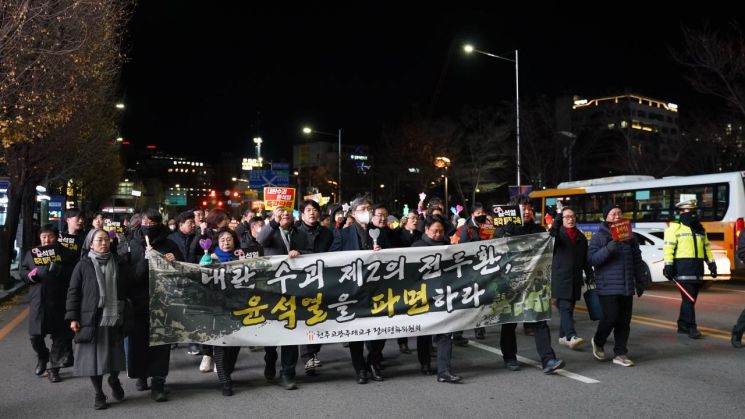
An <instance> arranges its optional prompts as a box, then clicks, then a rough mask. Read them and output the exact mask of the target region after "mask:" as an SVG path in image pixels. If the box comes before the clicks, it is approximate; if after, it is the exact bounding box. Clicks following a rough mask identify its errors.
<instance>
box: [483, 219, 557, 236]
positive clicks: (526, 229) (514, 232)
mask: <svg viewBox="0 0 745 419" xmlns="http://www.w3.org/2000/svg"><path fill="white" fill-rule="evenodd" d="M545 232H546V229H545V228H543V226H541V225H540V224H536V223H534V222H533V221H527V222H526V223H525V224H524V225H520V224H515V223H507V225H506V226H504V227H501V228H498V229H497V231H495V232H494V238H495V239H498V238H502V237H510V236H522V235H525V234H536V233H545Z"/></svg>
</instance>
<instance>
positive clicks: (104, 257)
mask: <svg viewBox="0 0 745 419" xmlns="http://www.w3.org/2000/svg"><path fill="white" fill-rule="evenodd" d="M88 257H89V258H91V261H92V262H93V267H94V268H95V271H96V282H97V283H98V308H103V315H102V316H101V326H103V327H111V326H116V325H117V322H119V320H120V318H119V301H118V296H117V293H116V284H117V281H118V279H117V269H116V262H115V261H114V258H113V257H112V256H111V252H107V253H98V252H95V251H93V250H90V251H89V252H88ZM122 308H123V306H122Z"/></svg>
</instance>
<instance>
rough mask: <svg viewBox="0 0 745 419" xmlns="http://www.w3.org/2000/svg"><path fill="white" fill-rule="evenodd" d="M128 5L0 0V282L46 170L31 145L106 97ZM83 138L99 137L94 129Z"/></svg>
mask: <svg viewBox="0 0 745 419" xmlns="http://www.w3.org/2000/svg"><path fill="white" fill-rule="evenodd" d="M130 6H131V5H130V4H129V3H127V2H123V1H118V0H38V1H30V0H5V1H3V2H1V3H0V34H2V35H3V36H2V37H0V141H1V143H2V148H3V159H4V161H5V163H6V164H7V167H8V174H9V178H10V187H9V190H8V198H9V202H8V214H7V218H6V226H7V229H5V230H3V236H2V237H0V246H2V247H0V275H2V278H0V282H6V283H7V278H8V277H7V275H8V270H7V262H8V260H9V255H10V251H9V250H10V248H11V245H12V243H13V239H12V238H13V237H15V233H16V229H17V226H18V221H19V218H20V213H21V208H22V207H24V205H25V208H26V209H27V210H26V211H27V213H26V216H27V217H29V216H30V210H29V208H31V207H32V203H33V199H34V194H35V192H34V190H33V188H34V186H35V185H37V184H38V183H39V182H41V181H43V180H44V179H45V177H47V175H48V172H46V171H45V170H43V169H42V167H41V165H40V164H38V163H36V162H35V159H36V158H37V156H36V154H35V153H36V152H38V150H39V149H38V148H35V147H34V146H35V145H40V144H42V142H46V144H47V146H48V148H51V147H52V146H51V145H50V144H52V143H53V142H54V141H61V140H64V139H62V138H59V137H58V136H56V135H55V134H58V133H59V132H60V130H64V129H65V126H66V125H67V124H71V123H72V124H76V123H77V122H76V120H78V119H79V118H81V119H82V118H84V117H85V111H86V104H90V103H98V102H99V101H100V100H102V98H107V97H108V92H110V91H111V90H112V89H113V88H114V87H115V85H116V79H117V77H118V72H119V69H120V65H121V61H122V56H121V53H120V50H121V47H120V42H121V39H122V32H123V28H124V24H125V22H126V19H127V16H128V14H129V12H130ZM82 125H83V124H81V126H82ZM89 125H90V124H89ZM71 131H75V130H74V129H73V130H71ZM87 138H91V139H92V138H97V137H96V133H93V132H91V135H90V136H88V137H87ZM67 139H68V140H69V139H70V137H68V138H67ZM45 163H51V161H49V162H45ZM24 203H25V204H24ZM26 220H27V221H28V220H30V218H26ZM29 224H30V223H28V222H27V223H24V225H29ZM28 245H29V243H28V242H24V247H28ZM2 279H4V281H1V280H2Z"/></svg>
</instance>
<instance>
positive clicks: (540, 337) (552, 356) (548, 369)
mask: <svg viewBox="0 0 745 419" xmlns="http://www.w3.org/2000/svg"><path fill="white" fill-rule="evenodd" d="M510 205H512V206H515V205H517V206H518V207H519V209H520V213H521V216H522V224H517V223H515V222H513V221H509V222H507V224H506V225H505V226H504V227H501V228H499V229H497V231H496V232H495V233H494V237H495V238H500V237H511V236H522V235H525V234H537V233H545V232H546V230H544V229H543V227H541V226H540V225H539V224H536V222H535V221H534V220H533V206H532V205H531V204H530V200H529V199H528V198H527V197H526V196H524V195H518V196H516V197H515V198H513V200H512V201H511V202H510ZM523 327H524V328H525V334H526V335H528V336H533V337H534V339H535V348H536V350H537V351H538V356H540V357H541V365H542V366H543V372H544V373H545V374H554V373H555V372H556V370H558V369H560V368H562V367H563V366H564V361H563V360H561V359H558V358H556V353H554V349H553V348H552V347H551V330H550V329H549V328H548V323H547V322H546V321H545V320H542V321H538V322H535V323H530V326H528V323H523ZM516 329H517V324H516V323H504V324H502V329H501V333H500V336H499V346H500V348H501V349H502V358H503V359H504V364H505V366H506V367H507V369H509V370H510V371H519V370H520V364H519V363H518V362H517V336H516V334H515V330H516Z"/></svg>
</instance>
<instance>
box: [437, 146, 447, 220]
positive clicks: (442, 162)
mask: <svg viewBox="0 0 745 419" xmlns="http://www.w3.org/2000/svg"><path fill="white" fill-rule="evenodd" d="M435 167H436V168H438V169H445V213H444V214H443V215H444V216H445V217H447V211H448V208H449V207H448V168H449V167H450V159H449V158H447V157H435Z"/></svg>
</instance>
